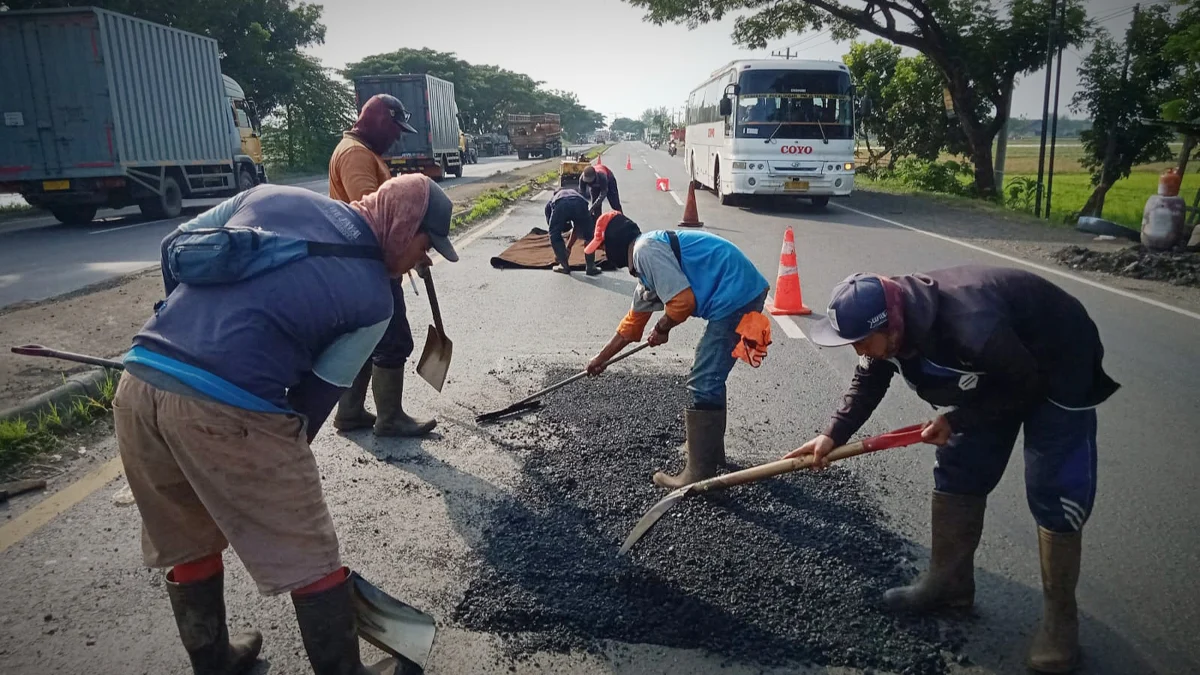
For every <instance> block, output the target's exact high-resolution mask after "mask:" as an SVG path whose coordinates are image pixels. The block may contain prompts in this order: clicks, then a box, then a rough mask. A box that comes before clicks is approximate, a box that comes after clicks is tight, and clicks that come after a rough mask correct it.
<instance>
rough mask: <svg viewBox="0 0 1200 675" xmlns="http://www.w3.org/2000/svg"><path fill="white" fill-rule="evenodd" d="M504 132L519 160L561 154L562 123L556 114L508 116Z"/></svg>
mask: <svg viewBox="0 0 1200 675" xmlns="http://www.w3.org/2000/svg"><path fill="white" fill-rule="evenodd" d="M506 130H507V132H508V139H509V140H510V141H511V142H512V146H513V148H515V149H516V151H517V157H518V158H519V159H529V158H530V156H533V155H536V156H538V157H542V158H550V157H557V156H558V155H561V154H562V122H561V121H560V119H559V116H558V114H557V113H543V114H541V115H527V114H512V115H509V116H508V126H507V127H506Z"/></svg>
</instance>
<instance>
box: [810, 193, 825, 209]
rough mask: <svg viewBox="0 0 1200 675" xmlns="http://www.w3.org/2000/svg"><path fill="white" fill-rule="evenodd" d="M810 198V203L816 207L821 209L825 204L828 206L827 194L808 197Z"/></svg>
mask: <svg viewBox="0 0 1200 675" xmlns="http://www.w3.org/2000/svg"><path fill="white" fill-rule="evenodd" d="M810 199H812V205H813V206H815V207H817V208H818V209H823V208H825V207H826V206H829V195H821V196H820V197H810Z"/></svg>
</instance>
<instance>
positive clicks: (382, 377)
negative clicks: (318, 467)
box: [329, 94, 437, 436]
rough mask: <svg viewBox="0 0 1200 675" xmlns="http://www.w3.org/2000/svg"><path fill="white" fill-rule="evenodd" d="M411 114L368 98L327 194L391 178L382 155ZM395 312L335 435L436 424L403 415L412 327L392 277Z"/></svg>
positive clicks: (356, 192) (344, 404) (346, 137)
mask: <svg viewBox="0 0 1200 675" xmlns="http://www.w3.org/2000/svg"><path fill="white" fill-rule="evenodd" d="M408 118H409V112H408V110H406V109H405V108H404V104H403V103H401V102H400V99H398V98H396V97H395V96H389V95H387V94H377V95H375V96H372V97H371V98H370V99H369V100H368V101H367V102H366V104H365V105H363V107H362V111H360V112H359V114H358V121H356V122H355V123H354V126H353V127H351V128H350V130H349V131H347V132H345V133H344V134H343V135H342V141H341V142H340V143H338V146H337V147H336V148H335V149H334V151H333V156H332V157H330V159H329V196H330V197H331V198H333V199H336V200H338V201H342V202H346V203H350V202H356V201H359V200H360V199H362V198H363V197H364V196H365V195H368V194H371V193H372V192H374V191H375V190H377V189H379V186H380V185H382V184H383V183H384V181H386V180H388V179H389V178H391V177H392V172H391V170H390V169H388V166H387V164H386V163H385V162H384V161H383V157H382V155H383V154H384V153H386V152H387V151H388V148H390V147H392V144H393V143H395V142H396V140H397V139H399V138H400V134H403V133H409V134H412V133H416V129H414V128H413V127H412V126H411V125H409V124H408ZM391 284H392V300H393V302H394V304H395V309H394V311H393V313H392V320H391V322H390V323H389V324H388V327H387V330H386V331H385V332H384V334H383V337H382V338H381V339H380V340H379V344H378V345H377V346H376V347H375V351H374V352H373V353H372V354H371V358H370V360H368V361H367V363H366V364H365V365H363V368H362V371H360V372H359V374H358V377H356V378H355V379H354V383H353V384H352V385H351V387H350V389H348V390H347V391H346V393H345V394H344V395H343V396H342V398H341V400H340V401H339V402H338V408H337V414H336V415H335V416H334V418H333V426H334V428H336V429H338V430H339V431H352V430H355V429H366V428H372V427H373V428H374V432H375V435H376V436H424V435H425V434H428V433H429V432H430V431H433V429H434V427H435V426H437V421H436V420H418V419H414V418H413V417H411V416H410V415H409V414H408V413H406V412H404V401H403V399H404V366H405V364H406V363H407V362H408V357H409V356H411V355H412V352H413V338H412V329H411V328H410V327H409V325H408V315H407V310H406V308H405V305H404V288H403V285H402V284H401V283H400V280H399V279H392V280H391ZM372 380H374V383H375V384H374V386H372V392H373V393H374V396H375V410H376V412H377V413H378V417H376V416H375V415H372V414H371V413H369V412H367V409H366V407H365V403H366V399H367V386H368V385H370V384H371V381H372Z"/></svg>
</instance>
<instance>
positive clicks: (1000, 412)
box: [788, 266, 1119, 673]
mask: <svg viewBox="0 0 1200 675" xmlns="http://www.w3.org/2000/svg"><path fill="white" fill-rule="evenodd" d="M809 337H810V338H811V339H812V341H813V342H814V343H816V344H818V345H824V346H830V347H832V346H837V345H847V344H852V345H853V346H854V350H855V351H856V352H858V354H859V356H860V357H861V361H860V363H859V365H858V367H857V368H856V369H855V371H854V380H853V381H852V382H851V384H850V389H849V390H848V391H847V392H846V395H845V397H844V398H843V399H842V406H841V408H839V409H838V411H837V412H835V413H834V414H833V419H832V420H831V421H830V423H829V426H828V427H827V428H826V430H825V433H823V434H821V435H819V436H817V437H816V438H814V439H812V440H810V441H809V442H807V443H805V444H804V445H803V446H801V447H800V448H799V449H797V450H796V451H794V452H792V453H791V454H790V455H788V456H789V457H792V456H798V455H803V454H808V453H812V454H813V455H815V459H817V460H818V463H821V461H822V460H823V458H824V457H825V455H827V454H828V453H829V451H830V450H832V449H833V448H834V447H836V446H839V445H842V444H844V443H845V442H846V441H847V440H848V439H849V438H850V436H851V435H853V434H854V433H855V432H856V431H858V429H859V428H860V427H861V426H862V425H863V423H865V422H866V421H867V419H868V418H869V417H870V416H871V413H872V411H874V410H875V408H876V406H878V405H879V402H880V401H881V400H883V396H884V394H885V393H886V392H887V389H888V385H889V383H890V382H891V380H892V377H893V376H894V375H896V374H897V373H899V374H900V375H901V376H902V377H903V378H904V379H905V380H906V381H907V382H908V384H909V386H910V387H912V388H913V389H915V390H916V392H917V395H918V396H920V397H921V398H922V399H924V400H925V401H927V402H929V403H931V404H933V405H934V406H935V407H943V406H954V407H955V408H954V409H953V410H951V411H949V412H945V413H942V414H938V415H937V416H935V417H934V418H933V420H932V421H931V422H929V423H928V425H927V426H926V428H925V430H924V432H923V434H922V438H923V439H924V440H925V441H926V442H928V443H932V444H934V445H937V446H939V447H938V450H937V463H936V464H935V465H934V469H933V479H934V492H933V509H932V526H933V536H932V547H931V549H932V550H931V553H930V561H929V570H928V571H927V572H926V573H925V574H924V575H922V576H921V578H920V579H919V580H917V581H916V583H914V584H913V585H911V586H905V587H903V588H894V589H892V590H889V591H888V592H887V593H886V594H885V595H884V603H885V605H887V606H888V607H889V608H891V609H893V610H899V611H916V612H924V611H930V610H936V609H942V608H969V607H971V606H972V604H973V603H974V600H975V577H974V557H975V549H976V547H977V546H978V545H979V538H980V534H981V533H982V531H983V515H984V510H985V507H986V505H987V496H988V494H989V493H990V492H991V491H992V490H993V489H994V488H995V487H996V484H997V483H999V481H1000V477H1001V476H1002V475H1003V474H1004V469H1005V466H1006V465H1007V464H1008V459H1009V456H1010V455H1011V454H1012V449H1013V444H1014V443H1015V442H1016V439H1017V434H1018V433H1020V432H1021V431H1024V434H1025V491H1026V496H1027V498H1028V502H1029V508H1030V510H1031V511H1032V512H1033V517H1034V520H1036V521H1037V525H1038V544H1039V548H1040V551H1041V568H1042V591H1043V611H1044V614H1043V619H1042V624H1041V627H1040V629H1039V630H1038V633H1037V636H1036V637H1035V638H1034V640H1033V645H1032V647H1031V649H1030V652H1029V666H1030V667H1031V668H1033V669H1034V670H1037V671H1040V672H1048V673H1064V672H1070V671H1071V670H1073V669H1075V668H1076V667H1077V666H1078V665H1079V659H1080V651H1079V618H1078V613H1077V609H1076V604H1075V586H1076V583H1077V582H1078V580H1079V559H1080V548H1081V542H1082V530H1083V525H1084V523H1086V522H1087V519H1088V515H1089V514H1090V513H1091V510H1092V505H1093V501H1094V499H1095V496H1096V410H1095V408H1096V406H1098V405H1099V404H1100V403H1102V402H1104V401H1105V400H1106V399H1108V397H1109V396H1111V395H1112V394H1113V392H1115V391H1116V390H1117V388H1118V386H1119V385H1118V384H1117V383H1116V382H1114V381H1113V380H1112V379H1111V378H1110V377H1109V376H1108V375H1107V374H1105V372H1104V369H1103V367H1102V364H1101V361H1102V359H1103V357H1104V347H1103V345H1102V344H1101V343H1100V335H1099V333H1098V331H1097V330H1096V325H1095V324H1094V323H1093V322H1092V320H1091V318H1090V317H1089V316H1088V313H1087V311H1086V310H1085V309H1084V307H1083V305H1082V304H1080V303H1079V301H1078V300H1076V299H1075V298H1074V297H1072V296H1070V295H1068V294H1067V293H1066V292H1064V291H1063V290H1062V289H1060V288H1058V287H1057V286H1055V285H1054V284H1051V283H1050V282H1048V281H1046V280H1045V279H1043V278H1041V277H1039V276H1037V275H1036V274H1032V273H1030V272H1025V271H1022V270H1015V269H1003V268H994V267H983V266H965V267H955V268H951V269H944V270H937V271H934V272H928V273H926V274H911V275H904V276H898V277H882V276H875V275H869V274H855V275H853V276H851V277H849V278H847V279H846V280H845V281H843V282H842V283H841V284H839V285H838V287H837V288H835V289H834V291H833V296H832V298H831V299H830V301H829V311H828V316H827V317H826V318H825V319H822V320H821V321H820V322H819V323H817V324H816V325H815V326H814V328H813V331H812V333H811V335H810V336H809Z"/></svg>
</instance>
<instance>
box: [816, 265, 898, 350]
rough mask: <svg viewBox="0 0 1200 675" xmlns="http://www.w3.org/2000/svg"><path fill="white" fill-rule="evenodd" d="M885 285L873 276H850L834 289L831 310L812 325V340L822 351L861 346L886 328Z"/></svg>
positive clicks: (831, 296) (830, 301)
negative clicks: (822, 348) (859, 344)
mask: <svg viewBox="0 0 1200 675" xmlns="http://www.w3.org/2000/svg"><path fill="white" fill-rule="evenodd" d="M887 322H888V319H887V296H886V294H885V293H884V290H883V282H881V281H880V280H879V277H876V276H874V275H870V274H851V275H850V276H848V277H846V278H845V279H843V280H842V283H840V284H838V285H837V287H836V288H834V289H833V294H832V295H830V296H829V310H828V312H827V313H826V315H825V317H824V318H822V319H820V320H818V321H817V322H816V324H814V325H813V329H812V334H811V335H809V339H810V340H812V341H813V342H814V343H815V344H818V345H821V346H822V347H841V346H842V345H848V344H850V343H851V342H858V341H859V340H861V339H863V338H865V337H867V336H868V335H870V334H871V333H874V332H875V331H877V330H879V329H881V328H883V327H885V326H887Z"/></svg>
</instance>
